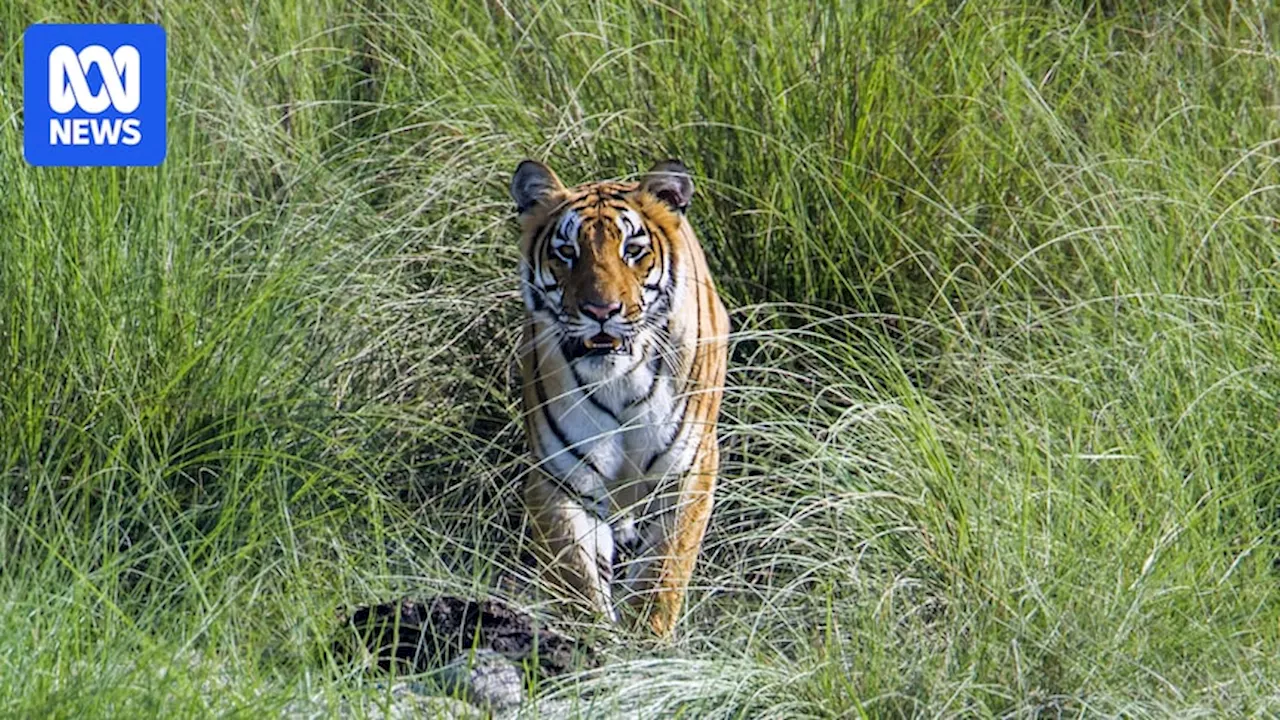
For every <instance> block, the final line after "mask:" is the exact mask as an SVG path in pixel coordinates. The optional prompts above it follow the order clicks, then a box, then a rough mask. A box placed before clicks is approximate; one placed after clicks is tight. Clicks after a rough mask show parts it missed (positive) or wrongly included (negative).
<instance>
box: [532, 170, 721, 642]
mask: <svg viewBox="0 0 1280 720" xmlns="http://www.w3.org/2000/svg"><path fill="white" fill-rule="evenodd" d="M511 197H512V199H513V200H514V201H515V204H516V213H517V215H518V218H519V224H520V229H521V241H520V251H521V260H520V266H519V273H520V286H521V296H522V298H523V301H524V306H525V320H524V329H523V336H522V340H521V344H520V346H519V353H518V354H519V365H520V375H521V386H522V398H521V400H522V410H523V413H522V414H523V418H524V428H525V434H526V438H527V440H528V443H529V446H530V450H531V453H532V455H533V459H534V468H533V470H532V471H531V472H530V473H528V474H527V476H526V479H525V481H524V487H523V497H524V502H525V507H526V517H527V518H528V522H529V528H530V530H531V531H532V532H531V534H532V536H533V538H532V539H533V543H532V544H533V547H534V550H535V553H534V554H535V557H536V558H537V560H538V563H539V565H540V566H541V568H542V569H543V571H544V575H545V576H546V578H547V580H548V581H549V584H550V585H551V586H552V587H553V588H554V589H555V590H557V591H558V592H557V593H556V594H558V595H560V596H561V597H562V599H567V600H569V604H570V605H573V606H577V607H578V608H580V609H585V610H587V612H588V613H589V614H592V615H594V616H595V617H597V618H601V617H603V618H605V619H607V620H608V621H610V622H611V623H614V624H617V623H619V622H620V614H619V610H620V609H621V610H624V611H626V613H627V614H628V616H629V617H630V618H631V619H632V620H633V621H634V622H635V623H636V627H644V626H645V625H647V626H648V628H649V629H650V630H651V631H652V632H653V633H654V634H656V635H657V636H659V637H666V636H669V635H670V634H671V633H672V631H673V629H674V627H675V624H676V621H677V619H678V617H679V615H680V611H681V608H682V605H683V603H684V598H685V593H686V590H687V587H688V584H689V578H690V575H691V574H692V572H693V569H694V566H695V564H696V562H697V558H698V555H699V553H700V551H701V545H702V540H703V536H704V534H705V531H706V528H707V523H708V519H709V517H710V515H711V509H712V504H713V503H712V501H713V495H714V491H715V483H716V476H717V473H718V470H719V464H720V445H719V441H718V439H717V435H716V423H717V418H718V415H719V413H720V404H721V399H722V396H723V394H724V385H725V373H726V363H727V355H728V335H729V317H728V313H727V312H726V310H725V306H724V304H723V302H722V301H721V299H720V296H719V294H718V293H717V292H716V288H715V284H714V282H713V280H712V278H711V275H710V272H709V271H708V266H707V259H706V256H705V255H704V254H703V251H702V247H701V245H700V244H699V242H698V238H697V236H696V235H695V234H694V231H693V228H692V226H691V225H690V223H689V220H688V218H687V217H686V211H687V210H688V208H689V203H690V201H691V200H692V197H693V181H692V179H691V178H690V173H689V171H688V169H686V168H685V166H684V165H683V164H681V163H680V162H679V161H678V160H666V161H663V162H659V163H657V164H656V165H654V166H653V168H652V169H651V170H650V171H649V172H648V173H647V174H645V175H643V176H642V177H641V178H640V179H639V180H638V181H633V182H616V181H600V182H589V183H586V184H582V185H578V186H576V187H573V188H566V187H565V186H564V185H563V184H562V183H561V182H560V179H559V178H558V177H556V174H555V173H554V172H552V170H551V168H549V167H547V166H546V165H544V164H543V163H540V162H537V161H535V160H525V161H524V162H522V163H520V165H519V166H518V167H517V168H516V171H515V174H514V175H513V176H512V179H511ZM615 570H617V571H618V573H617V577H616V578H615ZM615 582H616V585H617V589H618V591H619V597H620V599H621V601H620V602H618V603H615V601H614V585H615Z"/></svg>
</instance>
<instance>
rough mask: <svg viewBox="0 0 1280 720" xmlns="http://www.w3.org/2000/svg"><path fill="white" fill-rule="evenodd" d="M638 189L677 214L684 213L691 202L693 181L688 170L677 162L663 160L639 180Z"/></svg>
mask: <svg viewBox="0 0 1280 720" xmlns="http://www.w3.org/2000/svg"><path fill="white" fill-rule="evenodd" d="M640 189H641V190H643V191H645V192H648V193H652V194H653V196H654V197H656V198H658V199H659V200H661V201H662V202H664V203H666V204H667V205H668V206H670V207H671V209H672V210H675V211H677V212H684V211H685V209H686V208H688V207H689V201H691V200H693V180H691V179H689V169H688V168H686V167H685V166H684V163H682V162H680V161H679V160H663V161H662V162H660V163H658V164H657V165H654V166H653V168H652V169H651V170H649V172H648V174H646V175H645V176H644V177H643V178H641V179H640Z"/></svg>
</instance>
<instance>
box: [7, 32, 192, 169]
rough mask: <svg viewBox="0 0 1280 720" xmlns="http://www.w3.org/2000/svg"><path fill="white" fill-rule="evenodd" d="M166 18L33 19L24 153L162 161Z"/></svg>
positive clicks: (77, 162) (26, 52) (92, 160)
mask: <svg viewBox="0 0 1280 720" xmlns="http://www.w3.org/2000/svg"><path fill="white" fill-rule="evenodd" d="M166 50H167V47H166V38H165V33H164V28H162V27H160V26H159V25H32V26H30V27H28V28H27V31H26V33H25V34H24V35H23V48H22V78H23V85H22V108H23V121H24V125H23V132H22V141H23V154H24V155H25V156H26V158H27V162H28V163H31V164H32V165H38V166H103V165H159V164H160V163H161V162H162V161H163V160H164V156H165V148H166V144H167V128H166V120H167V118H166V110H165V107H166V100H167V97H166V90H165V79H166V71H167V67H166V65H167V58H166V57H165V55H166Z"/></svg>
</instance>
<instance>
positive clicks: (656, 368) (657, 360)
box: [627, 352, 663, 408]
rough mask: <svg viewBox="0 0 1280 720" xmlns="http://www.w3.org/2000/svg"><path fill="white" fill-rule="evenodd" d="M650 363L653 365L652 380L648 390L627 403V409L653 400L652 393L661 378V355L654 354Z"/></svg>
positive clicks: (659, 353) (658, 353)
mask: <svg viewBox="0 0 1280 720" xmlns="http://www.w3.org/2000/svg"><path fill="white" fill-rule="evenodd" d="M650 362H651V363H652V364H653V379H651V380H650V381H649V389H648V390H645V391H644V395H642V396H640V397H638V398H635V399H634V400H632V401H631V402H629V403H627V407H629V408H633V407H635V406H637V405H640V404H642V403H647V402H649V400H651V399H652V398H653V393H654V391H655V390H657V389H658V379H659V378H660V377H661V375H660V373H661V372H662V366H663V362H662V353H661V352H657V353H654V355H653V359H652V360H650Z"/></svg>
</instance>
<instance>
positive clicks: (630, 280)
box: [511, 160, 693, 360]
mask: <svg viewBox="0 0 1280 720" xmlns="http://www.w3.org/2000/svg"><path fill="white" fill-rule="evenodd" d="M692 196H693V182H692V181H691V180H690V179H689V172H688V170H686V169H685V167H684V165H682V164H680V163H679V162H678V161H675V160H667V161H664V162H660V163H658V164H657V165H655V166H654V167H653V169H651V170H650V171H649V172H648V173H647V174H646V175H645V176H644V177H642V178H641V179H640V181H639V182H632V183H619V182H608V181H606V182H595V183H587V184H584V185H579V186H577V187H574V188H566V187H565V186H564V185H563V184H562V183H561V182H560V180H559V178H557V177H556V175H555V173H554V172H552V171H551V169H550V168H548V167H547V166H546V165H543V164H542V163H539V162H536V161H533V160H525V161H524V162H522V163H520V165H519V167H517V168H516V172H515V176H514V177H513V178H512V179H511V197H512V199H514V200H515V202H516V210H517V212H518V213H519V214H520V222H521V226H522V228H523V235H522V238H521V250H522V253H523V254H522V260H521V280H522V283H521V284H522V294H523V296H524V302H525V307H526V308H527V309H528V311H529V312H530V313H531V314H533V315H534V317H535V318H541V319H543V320H544V321H545V323H546V324H547V325H549V326H550V327H552V328H554V329H555V331H557V332H558V335H559V341H560V346H561V348H562V349H563V350H564V352H565V355H566V357H568V358H569V359H571V360H572V359H577V358H582V357H610V356H630V355H632V354H634V352H635V346H636V341H637V339H638V338H639V337H641V336H642V335H643V334H644V333H646V332H648V331H651V330H653V329H654V328H657V327H660V326H661V325H662V324H663V323H664V322H665V320H666V315H667V313H668V311H669V310H670V306H671V299H672V294H671V293H672V287H673V284H674V282H675V281H676V279H677V278H676V277H675V274H676V263H675V262H674V255H675V254H676V253H678V252H679V249H678V243H677V238H679V237H680V233H681V232H682V224H683V222H684V211H685V209H686V208H687V207H688V206H689V201H690V200H691V199H692Z"/></svg>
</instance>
